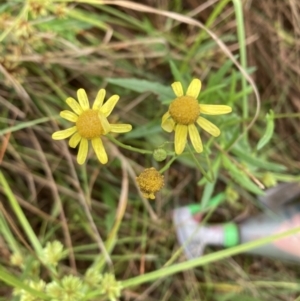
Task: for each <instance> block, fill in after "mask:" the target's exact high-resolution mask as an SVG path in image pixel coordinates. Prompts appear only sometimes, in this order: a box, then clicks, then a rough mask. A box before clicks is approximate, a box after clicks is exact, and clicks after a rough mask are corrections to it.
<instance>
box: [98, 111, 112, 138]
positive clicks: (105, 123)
mask: <svg viewBox="0 0 300 301" xmlns="http://www.w3.org/2000/svg"><path fill="white" fill-rule="evenodd" d="M98 117H99V119H100V123H101V126H102V128H103V131H104V133H103V134H104V135H106V134H107V133H109V132H110V129H111V126H110V124H109V122H108V120H107V118H106V117H105V116H104V114H103V113H102V112H101V111H99V113H98Z"/></svg>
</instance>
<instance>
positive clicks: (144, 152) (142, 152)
mask: <svg viewBox="0 0 300 301" xmlns="http://www.w3.org/2000/svg"><path fill="white" fill-rule="evenodd" d="M106 137H107V138H108V139H109V140H110V141H112V142H113V143H115V144H116V145H118V146H120V147H122V148H125V149H128V150H130V151H133V152H136V153H140V154H151V155H152V153H153V152H152V151H149V150H145V149H141V148H136V147H133V146H131V145H127V144H124V143H122V142H120V141H118V140H117V139H115V138H114V137H113V136H111V135H107V136H106Z"/></svg>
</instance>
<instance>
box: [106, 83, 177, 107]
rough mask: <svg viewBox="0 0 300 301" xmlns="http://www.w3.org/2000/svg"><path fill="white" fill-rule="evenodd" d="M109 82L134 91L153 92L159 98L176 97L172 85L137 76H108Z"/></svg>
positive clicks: (168, 98) (169, 98)
mask: <svg viewBox="0 0 300 301" xmlns="http://www.w3.org/2000/svg"><path fill="white" fill-rule="evenodd" d="M107 82H108V83H110V84H114V85H117V86H119V87H122V88H126V89H129V90H131V91H134V92H138V93H144V92H152V93H154V94H156V95H158V96H159V97H158V99H159V100H161V101H162V100H171V99H173V98H174V97H175V95H174V92H173V91H172V88H171V86H170V87H166V86H164V85H162V84H160V83H157V82H150V81H147V80H144V79H137V78H108V79H107Z"/></svg>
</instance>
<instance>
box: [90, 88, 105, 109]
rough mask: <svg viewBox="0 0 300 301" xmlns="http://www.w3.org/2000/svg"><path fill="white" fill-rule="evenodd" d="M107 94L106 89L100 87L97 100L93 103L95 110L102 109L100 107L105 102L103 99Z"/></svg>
mask: <svg viewBox="0 0 300 301" xmlns="http://www.w3.org/2000/svg"><path fill="white" fill-rule="evenodd" d="M105 94H106V91H105V90H104V89H100V90H99V92H98V93H97V96H96V99H95V102H94V104H93V109H94V110H96V109H100V107H101V106H102V104H103V100H104V97H105Z"/></svg>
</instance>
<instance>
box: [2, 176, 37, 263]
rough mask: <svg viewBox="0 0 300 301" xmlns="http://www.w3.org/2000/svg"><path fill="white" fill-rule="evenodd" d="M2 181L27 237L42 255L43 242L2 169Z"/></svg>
mask: <svg viewBox="0 0 300 301" xmlns="http://www.w3.org/2000/svg"><path fill="white" fill-rule="evenodd" d="M0 183H1V184H2V187H3V189H4V193H5V194H6V196H7V198H8V201H9V202H10V205H11V207H12V209H13V211H14V212H15V214H16V216H17V218H18V220H19V222H20V224H21V225H22V228H23V230H24V232H25V233H26V234H27V237H28V239H29V241H30V242H31V244H32V246H33V248H34V250H35V252H36V254H37V256H38V257H40V256H41V254H42V246H41V243H40V241H39V239H38V238H37V236H36V235H35V233H34V232H33V230H32V228H31V226H30V224H29V222H28V220H27V218H26V216H25V214H24V212H23V210H22V208H21V207H20V205H19V203H18V201H17V200H16V198H15V196H14V194H13V192H12V190H11V189H10V187H9V185H8V183H7V181H6V179H5V177H4V175H3V173H2V172H1V171H0Z"/></svg>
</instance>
